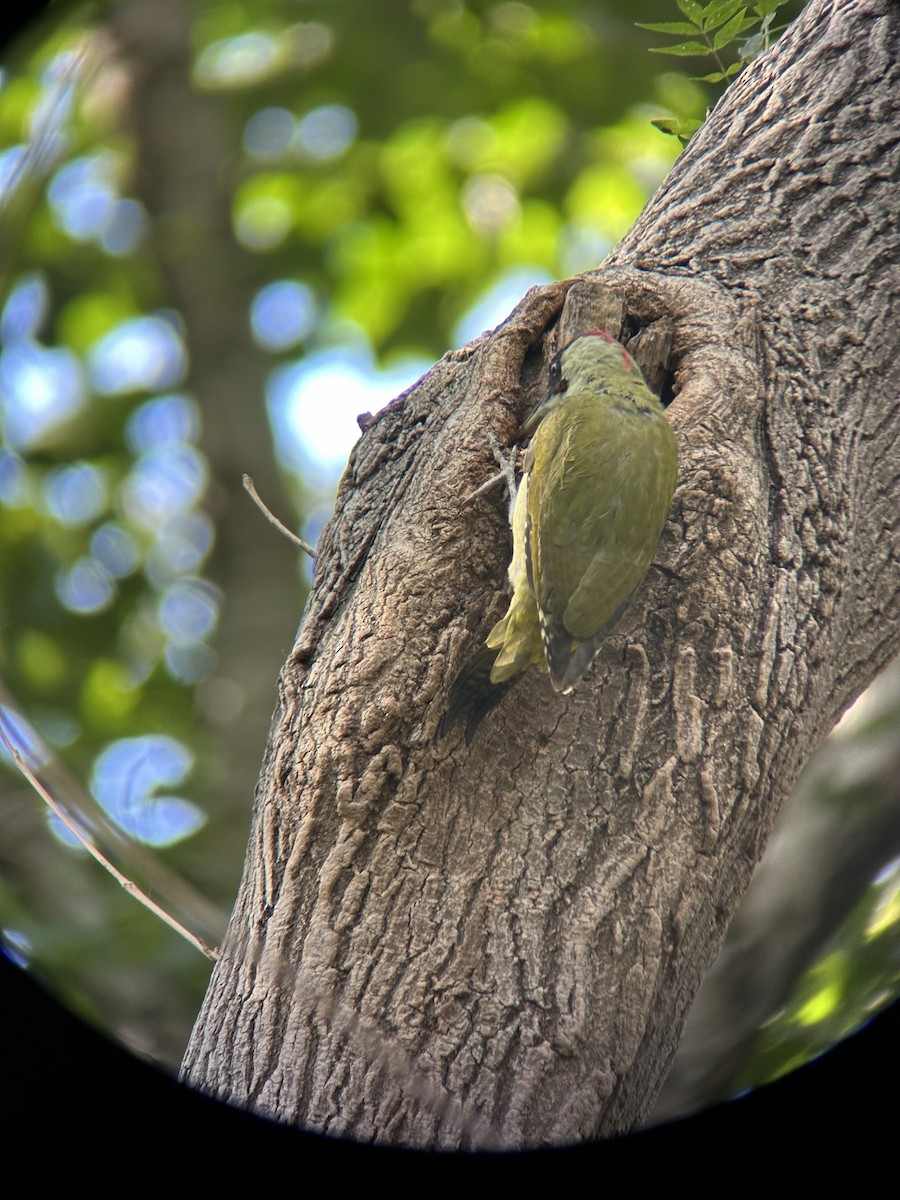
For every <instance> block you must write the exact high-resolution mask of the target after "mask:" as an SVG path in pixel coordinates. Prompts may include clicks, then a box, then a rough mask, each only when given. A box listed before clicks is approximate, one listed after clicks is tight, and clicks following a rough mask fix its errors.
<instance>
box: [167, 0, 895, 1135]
mask: <svg viewBox="0 0 900 1200" xmlns="http://www.w3.org/2000/svg"><path fill="white" fill-rule="evenodd" d="M898 62H900V10H898V9H897V7H896V6H895V5H894V4H893V3H891V2H890V0H818V2H814V3H813V4H811V5H810V6H809V8H808V9H807V10H806V11H805V13H804V14H803V16H802V17H801V19H800V20H799V21H798V23H797V24H796V25H795V26H794V28H793V29H792V30H790V31H789V32H788V33H787V34H786V35H785V37H784V38H783V40H782V42H781V43H780V44H779V45H778V46H777V47H776V48H775V50H774V51H773V52H770V53H768V54H767V55H765V56H764V57H763V58H761V59H760V60H758V61H757V62H756V63H755V64H754V65H753V66H752V67H751V68H750V69H748V70H747V71H746V72H745V73H744V75H743V76H742V77H741V78H740V79H739V80H738V82H737V83H736V84H735V86H734V87H732V89H731V90H730V91H729V93H728V94H727V96H726V97H725V99H724V101H723V102H722V103H721V104H720V105H719V106H718V107H717V109H716V110H715V111H714V112H713V114H712V116H711V117H710V119H709V121H708V122H707V124H706V126H705V127H704V129H703V130H702V131H701V132H700V133H699V134H698V135H697V137H696V138H695V139H694V141H693V142H692V143H691V145H690V146H689V147H688V149H687V151H686V152H685V154H684V155H683V156H682V158H681V159H680V160H679V162H678V163H677V164H676V166H675V168H674V170H673V171H672V173H671V174H670V176H669V178H668V180H667V181H666V183H665V184H664V186H663V188H662V189H661V191H660V193H659V194H658V196H657V197H656V198H655V200H654V201H652V202H651V204H650V205H649V206H648V207H647V209H646V210H645V212H644V213H643V214H642V216H641V218H640V219H639V220H638V222H637V224H636V225H635V227H634V229H633V230H632V231H631V233H630V234H629V235H628V237H627V238H626V239H625V240H624V241H623V243H622V244H621V245H620V246H619V247H618V249H617V250H616V251H615V252H614V254H613V255H611V256H610V258H609V259H608V260H607V262H606V263H605V264H604V265H603V267H602V268H601V269H599V270H597V271H596V272H592V273H591V275H590V276H589V277H588V278H585V279H583V280H581V281H579V282H577V283H574V282H573V281H568V282H564V283H560V284H556V285H553V286H551V287H548V288H543V289H536V290H534V291H532V292H530V293H529V294H528V296H527V297H526V298H525V299H524V301H523V302H522V303H521V305H520V306H519V307H518V308H517V309H516V311H515V312H514V313H513V314H512V316H511V317H510V318H509V319H508V320H507V322H505V323H504V325H502V326H501V327H500V328H499V329H498V330H497V331H495V332H494V333H493V334H492V335H486V336H484V337H482V338H480V339H478V340H477V341H476V342H473V343H472V344H470V345H469V346H467V347H465V348H464V349H463V350H461V351H459V352H458V353H455V354H450V355H448V356H446V357H445V358H444V359H443V360H442V361H441V362H440V363H439V364H438V365H437V366H436V367H435V368H434V370H433V371H432V372H430V374H429V375H428V376H426V378H425V379H424V380H422V381H420V383H419V384H418V385H417V386H415V387H414V388H412V389H410V391H409V392H407V393H405V394H404V395H403V396H402V397H400V398H399V400H398V401H396V402H395V403H394V404H393V405H392V406H391V407H390V408H389V409H387V410H385V411H384V412H383V413H382V414H380V415H379V417H378V418H377V419H376V420H375V421H374V422H372V423H371V425H370V426H369V427H368V428H367V430H366V432H365V434H364V435H363V437H362V438H361V440H360V441H359V443H358V445H357V446H356V448H355V450H354V452H353V454H352V456H351V460H350V464H349V466H348V470H347V473H346V475H345V477H344V480H343V483H342V486H341V490H340V493H339V496H338V502H337V511H336V513H335V516H334V518H333V520H332V521H331V523H330V525H329V526H328V528H327V530H326V531H325V533H324V534H323V538H322V545H321V552H320V558H319V562H318V568H317V574H316V580H315V585H314V589H313V593H312V595H311V597H310V601H309V604H308V608H307V611H306V615H305V619H304V622H303V626H302V628H301V631H300V634H299V635H298V640H297V643H296V645H295V647H294V650H293V652H292V654H291V657H290V659H289V660H288V662H287V664H286V666H285V668H284V670H283V672H282V675H281V679H280V684H279V696H280V704H279V709H278V711H277V713H276V718H275V722H274V724H273V727H272V731H271V734H270V741H269V748H268V751H267V756H266V760H265V763H264V767H263V775H262V779H261V782H260V788H259V791H258V799H257V809H256V814H255V818H254V827H253V833H252V836H251V844H250V848H249V856H248V862H247V866H246V871H245V876H244V881H243V885H242V888H241V891H240V895H239V897H238V900H237V904H236V908H235V912H234V916H233V920H232V926H231V931H230V936H229V939H228V942H227V945H226V947H225V951H224V953H223V956H222V958H221V960H220V962H219V964H218V966H217V968H216V970H215V973H214V976H213V979H212V982H211V985H210V989H209V992H208V995H207V998H206V1001H205V1004H204V1007H203V1010H202V1012H201V1014H200V1017H199V1019H198V1022H197V1025H196V1028H195V1030H194V1034H193V1037H192V1040H191V1043H190V1046H189V1048H188V1052H187V1056H186V1059H185V1066H184V1075H185V1078H186V1079H187V1080H188V1081H189V1082H190V1083H192V1084H194V1085H196V1086H197V1087H199V1088H202V1089H203V1090H205V1091H208V1092H211V1093H213V1094H215V1095H217V1096H219V1097H222V1098H224V1099H228V1100H230V1101H231V1102H233V1103H235V1104H239V1105H245V1106H248V1107H250V1108H252V1109H254V1110H256V1111H257V1112H260V1113H264V1114H267V1115H269V1116H271V1117H274V1118H277V1119H279V1120H282V1121H286V1122H290V1123H294V1124H297V1125H301V1126H304V1127H306V1128H311V1129H318V1130H323V1131H327V1132H329V1133H332V1134H344V1135H347V1136H351V1137H353V1138H356V1139H359V1140H377V1141H383V1142H393V1143H401V1144H407V1145H415V1146H439V1147H445V1148H453V1147H471V1146H476V1145H477V1146H488V1145H489V1146H500V1147H507V1148H513V1147H521V1146H535V1145H543V1144H548V1143H566V1142H574V1141H578V1140H582V1139H587V1138H595V1137H598V1136H605V1135H610V1134H614V1133H618V1132H621V1131H624V1130H628V1129H631V1128H633V1127H634V1126H635V1125H637V1124H639V1123H640V1122H641V1120H642V1119H643V1118H644V1117H645V1116H646V1114H647V1112H648V1110H649V1109H650V1107H651V1106H652V1104H653V1101H654V1098H655V1096H656V1094H657V1092H658V1091H659V1088H660V1085H661V1083H662V1081H663V1078H664V1076H665V1073H666V1070H667V1067H668V1064H669V1062H670V1060H671V1057H672V1054H673V1053H674V1050H675V1047H676V1045H677V1042H678V1037H679V1033H680V1030H681V1027H682V1025H683V1022H684V1018H685V1014H686V1012H687V1010H688V1008H689V1006H690V1003H691V1000H692V998H693V996H694V994H695V992H696V990H697V988H698V986H699V983H700V980H701V978H702V976H703V973H704V971H705V969H706V967H707V966H708V965H709V963H710V961H711V960H712V958H713V957H714V956H715V953H716V951H717V949H718V947H719V945H720V944H721V942H722V939H723V936H724V933H725V930H726V928H727V925H728V921H729V919H730V917H731V914H732V913H733V911H734V909H735V906H736V904H737V902H738V900H739V898H740V896H741V894H742V893H743V891H744V889H745V888H746V886H747V883H748V880H749V877H750V873H751V870H752V868H753V866H754V864H755V863H756V861H757V860H758V859H759V857H760V855H761V853H762V849H763V846H764V844H765V841H766V837H767V835H768V832H769V830H770V828H771V826H772V823H773V821H774V818H775V815H776V813H777V811H778V808H779V805H780V804H781V802H782V800H783V799H784V797H785V796H786V795H787V794H788V793H789V791H790V789H791V787H792V786H793V783H794V781H795V779H796V777H797V774H798V772H799V770H800V768H801V766H802V764H803V762H804V760H805V759H806V757H807V756H808V754H809V753H810V751H811V749H812V748H813V747H814V746H815V745H816V744H817V743H818V742H819V741H820V740H821V738H822V737H823V736H824V735H825V734H826V733H827V732H828V730H829V729H830V728H831V726H832V725H833V723H834V721H835V719H836V718H837V716H838V715H839V714H840V713H841V711H842V710H843V709H844V708H846V706H847V705H848V704H849V703H850V702H851V701H852V700H853V698H854V697H855V696H856V695H857V694H858V693H859V691H860V690H861V689H862V687H863V686H864V685H865V683H866V682H867V681H868V680H869V679H870V678H871V677H872V675H874V674H875V672H876V671H877V670H878V669H879V668H880V667H882V666H883V665H884V664H885V663H886V662H887V661H888V659H889V658H890V657H891V656H892V655H893V654H895V653H896V652H897V650H898V648H900V604H898V593H900V589H898V574H900V573H898V568H897V558H898V529H897V520H896V515H897V512H898V507H900V484H898V475H900V455H898V452H897V450H896V439H897V436H898V422H900V409H898V402H897V395H898V387H897V383H898V379H897V367H896V351H895V344H896V321H895V317H894V312H893V306H894V301H895V297H896V293H897V291H898V279H897V274H896V262H897V253H896V251H897V239H896V232H895V223H894V205H895V197H896V180H897V175H898V132H897V125H896V117H895V112H894V106H895V104H896V96H897V94H898V87H900V79H898V76H900V69H898ZM598 326H599V327H605V328H607V329H609V331H610V332H612V333H614V334H617V335H620V336H622V337H623V338H625V339H626V340H627V341H628V342H629V344H630V346H631V348H632V350H633V351H634V353H636V355H637V356H638V358H639V359H640V360H642V361H643V362H644V363H648V362H649V364H650V366H651V368H652V366H653V359H654V358H658V357H659V355H660V354H664V353H665V350H666V345H667V341H668V338H669V335H670V334H671V350H670V352H669V357H668V367H669V372H670V373H669V375H668V377H663V378H662V379H661V380H660V379H659V376H658V374H657V378H658V382H659V381H661V383H662V392H663V395H664V397H668V396H669V395H671V394H673V393H674V400H673V402H672V404H671V407H670V409H669V416H670V418H671V420H672V423H673V426H674V428H675V430H676V433H677V435H678V439H679V446H680V453H681V466H680V475H679V486H678V490H677V493H676V497H675V501H674V505H673V508H672V513H671V516H670V520H669V524H668V526H667V528H666V531H665V533H664V535H663V540H662V543H661V546H660V549H659V552H658V556H657V564H658V568H659V569H654V570H651V572H650V575H649V577H648V581H647V583H646V584H645V586H644V587H643V588H642V589H641V591H640V593H639V595H638V597H637V598H636V601H635V603H634V605H633V607H632V610H631V612H630V615H629V616H628V617H626V619H625V621H624V622H623V624H622V626H620V628H619V630H617V632H616V633H615V634H614V635H613V636H612V637H610V638H609V639H608V641H607V642H606V644H605V647H604V649H603V650H602V651H601V653H600V655H599V656H598V658H597V660H596V663H595V665H594V668H593V670H592V672H591V673H589V675H588V677H587V679H586V680H585V681H584V682H583V683H582V684H581V685H580V686H579V687H578V688H577V689H576V690H575V692H574V693H573V694H572V695H571V696H568V697H558V696H556V695H554V694H553V693H552V692H551V689H550V687H549V683H548V681H547V677H546V673H544V672H539V671H532V672H529V673H528V674H527V675H526V676H525V677H524V678H523V680H522V681H521V682H520V683H519V684H518V685H517V686H516V687H515V688H514V689H513V690H512V691H511V692H510V693H509V695H508V696H507V697H506V698H505V699H504V701H503V702H502V704H501V705H500V706H499V707H498V708H497V709H496V710H495V712H493V713H491V714H490V716H489V717H488V718H487V719H486V720H485V722H484V724H483V725H482V727H481V728H480V729H479V731H478V733H477V735H476V737H475V739H474V741H473V743H472V745H471V746H466V744H465V742H464V740H463V736H462V730H461V729H457V730H455V731H453V732H452V733H451V734H450V735H449V736H448V737H446V738H445V739H443V740H437V739H436V728H437V725H438V722H439V721H440V718H441V717H442V715H443V713H444V711H445V707H446V701H447V693H448V689H449V686H450V684H451V682H452V680H453V678H454V676H455V674H456V672H457V670H458V669H459V667H460V665H461V663H462V662H463V661H464V660H465V659H466V657H467V656H468V655H469V654H471V653H472V651H473V650H474V649H475V648H476V647H477V646H478V645H479V644H480V641H481V639H483V637H484V635H485V633H486V632H487V630H488V629H489V628H490V626H491V624H492V622H493V621H494V620H495V619H496V618H497V617H498V616H499V615H500V613H501V612H502V610H503V607H504V604H505V596H504V579H505V575H504V568H505V565H506V560H507V558H508V555H509V550H510V544H509V534H508V530H507V526H506V500H505V497H503V496H502V495H501V494H500V493H499V492H494V493H487V494H485V495H482V496H480V497H478V498H477V499H476V500H474V501H473V502H472V503H469V504H467V503H466V498H467V497H468V496H469V495H470V493H471V492H472V491H473V489H474V488H476V487H477V486H478V484H479V483H480V482H481V481H482V480H483V479H484V478H486V476H487V475H488V474H489V473H490V472H491V470H492V459H491V452H490V449H489V446H488V433H489V431H493V432H494V433H495V434H496V435H497V437H498V438H499V440H500V442H501V444H508V443H509V441H510V439H511V437H512V435H513V432H514V430H515V429H516V427H517V425H518V422H519V420H520V419H521V417H522V415H523V414H524V413H525V412H526V411H527V409H528V407H529V406H530V404H532V403H533V402H534V401H535V400H536V399H537V397H538V396H539V395H540V394H541V391H542V389H543V388H544V387H545V385H546V364H547V360H548V358H549V356H550V354H551V353H552V352H553V351H554V349H555V348H556V346H557V343H558V342H560V341H561V340H564V339H565V338H568V337H570V336H573V335H574V334H576V333H579V332H583V331H584V330H585V329H587V328H592V327H598Z"/></svg>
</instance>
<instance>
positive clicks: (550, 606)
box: [526, 385, 677, 691]
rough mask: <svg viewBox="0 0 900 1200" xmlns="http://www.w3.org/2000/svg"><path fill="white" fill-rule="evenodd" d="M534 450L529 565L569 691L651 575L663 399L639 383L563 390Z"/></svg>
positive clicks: (664, 458)
mask: <svg viewBox="0 0 900 1200" xmlns="http://www.w3.org/2000/svg"><path fill="white" fill-rule="evenodd" d="M644 393H646V395H644ZM532 453H533V456H534V471H533V474H532V476H531V483H530V488H529V493H528V507H527V517H526V560H527V561H526V565H527V569H528V578H529V582H530V584H531V589H532V591H533V594H534V597H535V600H536V602H537V607H538V611H539V614H540V620H541V633H542V637H543V641H544V649H545V652H546V655H547V662H548V665H549V668H550V675H551V679H552V681H553V686H554V687H555V688H556V689H557V690H560V691H566V690H568V689H569V688H571V687H572V685H573V684H574V683H576V682H577V681H578V679H580V678H581V676H582V675H583V674H584V672H585V671H586V670H587V669H588V667H589V666H590V663H591V661H592V660H593V657H594V655H595V653H596V650H597V647H598V645H599V642H600V640H601V639H602V638H603V636H604V635H605V634H606V633H608V632H609V630H610V629H612V627H613V626H614V625H615V624H616V622H617V621H618V620H619V618H620V617H621V616H622V614H623V612H624V611H625V609H626V607H627V605H628V602H629V600H630V599H631V597H632V595H633V593H634V591H635V589H636V588H637V587H638V585H639V584H640V582H641V580H642V579H643V577H644V575H645V574H646V572H647V568H648V567H649V565H650V562H651V560H652V557H653V553H654V550H655V549H656V545H657V543H658V541H659V536H660V533H661V532H662V528H663V525H664V524H665V520H666V515H667V513H668V510H669V505H670V503H671V499H672V492H673V489H674V485H675V473H676V463H677V452H676V450H675V442H674V437H673V434H672V431H671V428H670V427H669V424H668V422H667V421H666V419H665V417H664V416H663V412H662V408H661V407H660V405H659V402H658V401H657V400H656V398H655V397H654V396H653V395H652V393H650V392H649V391H647V390H646V389H645V388H644V387H643V385H640V386H639V387H632V388H630V389H628V390H627V391H623V392H621V393H619V394H617V393H607V394H598V393H596V392H585V393H584V394H582V395H573V396H569V397H568V398H567V400H566V405H565V413H564V414H563V411H562V410H559V411H557V412H554V413H551V414H550V415H549V416H548V417H547V418H546V419H545V420H544V421H543V422H542V424H541V425H540V426H539V428H538V429H537V431H536V433H535V436H534V439H533V441H532Z"/></svg>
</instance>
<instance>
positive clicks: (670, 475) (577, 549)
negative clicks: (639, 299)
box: [440, 333, 678, 740]
mask: <svg viewBox="0 0 900 1200" xmlns="http://www.w3.org/2000/svg"><path fill="white" fill-rule="evenodd" d="M522 432H523V433H533V437H532V440H531V445H530V447H529V450H528V454H527V456H526V459H525V466H524V470H523V476H522V482H521V485H520V487H519V490H518V493H517V495H516V500H515V505H514V508H513V515H512V525H513V558H512V562H511V563H510V567H509V580H510V584H511V586H512V590H513V595H512V599H511V601H510V605H509V608H508V609H507V612H506V614H505V615H504V616H503V617H502V619H501V620H500V621H498V622H497V624H496V625H495V626H494V628H493V629H492V630H491V632H490V633H489V634H488V637H487V642H486V645H485V647H483V648H482V650H481V651H479V653H478V654H477V655H476V656H475V658H474V659H472V660H471V661H470V663H469V664H467V666H466V667H464V668H463V670H462V672H461V673H460V675H459V678H458V679H457V681H456V683H455V684H454V687H453V690H452V692H451V696H450V706H449V709H448V712H447V715H446V717H445V718H444V721H443V722H442V725H441V731H440V732H442V733H443V732H445V731H446V729H447V728H449V725H450V724H451V723H452V722H453V721H454V720H455V719H456V718H457V717H458V716H461V715H463V714H464V713H465V714H467V729H466V737H467V740H471V737H472V735H473V734H474V731H475V728H476V726H477V725H478V722H479V721H480V720H481V719H482V717H483V716H484V715H485V713H487V712H488V711H490V709H491V708H493V707H494V705H495V704H496V703H497V702H498V700H499V699H500V697H501V696H502V695H503V694H504V692H505V691H506V687H504V686H503V685H506V686H508V685H509V683H510V681H512V680H513V679H514V678H515V677H516V676H517V675H519V674H520V673H521V672H522V671H524V670H525V669H526V668H528V667H530V666H534V665H537V664H539V663H540V662H541V661H544V660H545V661H546V663H547V667H548V670H549V672H550V681H551V684H552V685H553V688H554V689H555V690H556V691H558V692H568V691H570V690H571V688H572V687H573V686H574V684H576V683H577V682H578V680H579V679H580V678H581V677H582V676H583V675H584V673H585V672H586V671H587V669H588V668H589V667H590V665H591V662H592V661H593V659H594V656H595V654H596V653H597V649H598V648H599V644H600V641H601V640H602V638H603V637H604V636H605V635H606V634H607V633H609V631H610V630H611V629H612V628H613V626H614V625H615V624H616V622H617V621H618V620H619V618H620V617H621V616H622V614H623V612H624V611H625V609H626V607H627V606H628V603H629V601H630V599H631V597H632V596H633V594H634V592H635V590H636V589H637V587H638V585H639V584H640V582H641V580H642V579H643V578H644V575H645V574H646V573H647V569H648V567H649V566H650V563H651V560H652V558H653V554H654V552H655V550H656V546H657V544H658V542H659V537H660V534H661V533H662V530H663V526H664V525H665V522H666V517H667V515H668V511H669V506H670V504H671V501H672V493H673V491H674V488H675V478H676V475H677V470H678V452H677V448H676V444H675V438H674V435H673V433H672V429H671V427H670V425H669V423H668V421H667V420H666V418H665V416H664V413H663V407H662V405H661V404H660V402H659V400H658V399H657V397H656V396H655V395H654V394H653V392H651V391H650V389H649V388H648V387H647V385H646V383H645V382H644V379H643V376H642V375H641V373H640V371H639V369H638V368H637V366H636V365H635V363H634V362H633V360H632V359H631V357H630V356H629V354H628V352H627V351H626V350H625V348H624V347H623V346H621V345H620V344H619V343H618V342H617V341H615V340H614V339H613V338H610V337H609V336H608V335H607V334H597V333H592V334H585V335H583V336H582V337H579V338H576V339H575V340H574V341H572V342H570V343H569V344H568V346H566V347H565V348H564V349H563V350H562V351H561V352H560V353H559V354H558V355H557V356H556V358H555V359H554V361H553V363H552V364H551V368H550V391H549V393H548V395H547V397H546V399H545V400H543V401H542V402H541V404H539V405H538V407H537V408H536V409H535V411H534V413H532V415H531V416H530V417H529V419H528V420H527V421H526V422H525V424H524V425H523V427H522Z"/></svg>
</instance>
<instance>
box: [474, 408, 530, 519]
mask: <svg viewBox="0 0 900 1200" xmlns="http://www.w3.org/2000/svg"><path fill="white" fill-rule="evenodd" d="M488 441H489V442H490V446H491V452H492V453H493V455H494V458H495V459H496V460H497V465H498V466H499V468H500V470H499V471H498V472H497V474H496V475H492V476H491V477H490V479H486V480H485V481H484V483H483V484H482V485H481V487H477V488H476V489H475V491H474V492H470V493H469V495H468V496H466V498H465V500H464V501H463V506H467V505H469V504H471V503H472V501H473V500H475V499H476V498H477V497H478V496H482V495H484V493H485V492H490V491H491V490H492V489H493V488H495V487H496V486H497V484H498V483H504V482H505V483H506V490H507V491H508V492H509V511H510V513H512V510H513V505H514V504H515V502H516V492H517V491H518V484H517V483H516V449H515V447H513V449H512V451H511V453H510V454H504V453H503V451H502V450H501V449H500V443H499V442H498V441H497V439H496V437H494V431H493V430H492V429H489V430H488Z"/></svg>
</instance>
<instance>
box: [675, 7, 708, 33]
mask: <svg viewBox="0 0 900 1200" xmlns="http://www.w3.org/2000/svg"><path fill="white" fill-rule="evenodd" d="M675 2H676V4H677V5H678V7H679V8H680V9H681V11H682V12H683V13H684V15H685V16H686V17H689V18H690V20H691V21H693V22H694V24H695V25H696V26H697V28H698V29H699V28H700V21H701V19H702V17H703V5H702V4H699V3H698V2H697V0H675Z"/></svg>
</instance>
